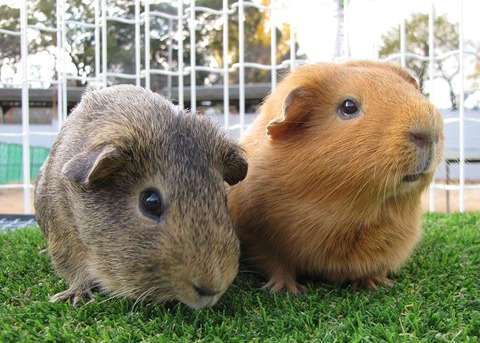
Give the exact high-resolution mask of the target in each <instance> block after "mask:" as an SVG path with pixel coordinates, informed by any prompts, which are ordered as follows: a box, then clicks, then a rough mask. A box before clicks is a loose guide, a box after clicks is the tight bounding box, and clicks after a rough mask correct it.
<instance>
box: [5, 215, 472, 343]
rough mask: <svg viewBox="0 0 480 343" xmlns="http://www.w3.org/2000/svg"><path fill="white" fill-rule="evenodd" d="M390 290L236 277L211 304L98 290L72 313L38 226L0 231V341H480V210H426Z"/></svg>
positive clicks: (247, 276)
mask: <svg viewBox="0 0 480 343" xmlns="http://www.w3.org/2000/svg"><path fill="white" fill-rule="evenodd" d="M423 220H424V234H423V239H422V242H421V243H420V245H419V246H418V249H417V250H416V252H415V254H414V256H413V257H412V259H411V260H410V261H409V263H407V265H406V266H405V267H404V268H403V269H401V270H400V272H398V273H397V274H396V275H392V277H393V279H394V280H395V284H394V286H393V287H390V288H382V289H380V290H378V291H360V292H354V291H352V289H351V288H350V287H346V288H342V287H338V286H332V285H325V284H321V283H310V284H308V293H306V294H302V295H299V296H297V297H294V296H291V295H289V294H287V293H281V294H279V295H276V296H275V295H272V294H269V293H268V292H267V291H265V290H264V289H261V288H260V287H261V285H262V283H263V280H262V279H260V278H258V277H256V276H255V275H253V274H247V273H243V272H241V273H240V275H239V277H238V278H237V279H236V281H235V282H234V284H233V285H232V286H231V287H230V289H229V291H228V292H227V293H226V294H225V295H224V297H223V298H222V299H221V300H220V302H219V303H218V304H217V305H215V306H214V307H213V308H209V309H204V310H200V311H193V310H190V309H189V308H187V307H185V306H184V305H179V304H167V305H161V304H156V305H151V304H135V303H134V302H133V301H130V300H125V299H111V298H109V297H108V296H107V295H104V294H97V296H96V300H95V301H94V302H92V303H89V304H87V305H85V306H82V307H77V308H74V307H72V306H71V305H69V304H68V303H54V304H52V303H49V301H48V299H49V297H50V296H52V295H53V294H55V293H57V292H59V291H62V290H64V289H65V287H66V284H65V281H64V280H62V279H61V278H59V277H58V276H56V275H55V273H54V271H53V269H52V267H51V265H50V259H49V256H48V255H47V254H39V252H40V251H41V250H43V249H45V248H46V242H45V240H44V238H43V236H42V235H41V233H40V230H39V229H38V228H28V229H20V230H16V231H10V232H7V233H4V234H0V259H1V260H0V287H1V292H0V342H30V341H32V342H175V341H177V342H191V341H198V342H479V341H480V213H479V212H477V213H466V214H459V213H454V214H426V215H425V216H424V218H423Z"/></svg>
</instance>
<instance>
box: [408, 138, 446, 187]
mask: <svg viewBox="0 0 480 343" xmlns="http://www.w3.org/2000/svg"><path fill="white" fill-rule="evenodd" d="M408 140H409V143H410V144H411V145H413V148H414V155H415V158H414V162H413V165H412V168H411V170H410V173H409V174H408V175H407V176H405V177H404V179H403V180H404V181H406V182H412V181H416V180H418V179H419V178H420V176H421V175H422V174H423V173H425V172H427V171H428V170H429V169H430V167H431V166H432V164H433V162H434V158H435V150H436V148H437V145H438V141H439V135H438V134H436V133H434V132H433V131H427V130H424V131H412V132H410V133H409V134H408Z"/></svg>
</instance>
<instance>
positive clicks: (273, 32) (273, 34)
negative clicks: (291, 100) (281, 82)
mask: <svg viewBox="0 0 480 343" xmlns="http://www.w3.org/2000/svg"><path fill="white" fill-rule="evenodd" d="M271 3H272V2H270V9H269V11H270V54H271V56H270V61H271V67H272V70H271V82H272V85H271V88H272V89H274V88H275V87H276V86H277V27H276V25H275V21H274V20H273V19H274V16H275V11H274V10H273V8H272V6H271Z"/></svg>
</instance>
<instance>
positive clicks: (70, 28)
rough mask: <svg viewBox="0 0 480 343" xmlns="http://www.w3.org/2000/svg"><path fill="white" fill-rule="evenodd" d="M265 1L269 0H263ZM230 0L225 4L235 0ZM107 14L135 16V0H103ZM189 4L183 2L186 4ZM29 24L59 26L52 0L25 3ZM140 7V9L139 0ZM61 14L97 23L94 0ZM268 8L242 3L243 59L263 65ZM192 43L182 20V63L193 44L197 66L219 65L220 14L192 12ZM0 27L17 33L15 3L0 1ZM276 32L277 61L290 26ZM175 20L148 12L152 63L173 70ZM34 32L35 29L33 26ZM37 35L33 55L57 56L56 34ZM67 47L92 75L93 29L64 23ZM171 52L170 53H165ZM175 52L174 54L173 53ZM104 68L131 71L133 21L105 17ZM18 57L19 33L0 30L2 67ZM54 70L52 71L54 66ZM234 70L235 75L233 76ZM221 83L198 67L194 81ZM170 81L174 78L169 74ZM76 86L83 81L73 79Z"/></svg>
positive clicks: (158, 80) (69, 3)
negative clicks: (193, 39)
mask: <svg viewBox="0 0 480 343" xmlns="http://www.w3.org/2000/svg"><path fill="white" fill-rule="evenodd" d="M262 1H263V2H262V3H263V4H264V5H267V4H269V3H270V0H262ZM234 2H235V1H234V0H229V5H230V7H231V5H232V4H233V3H234ZM107 5H108V9H107V16H109V17H119V18H124V19H134V17H135V5H134V3H133V2H132V1H129V0H116V1H107ZM196 5H197V6H205V7H209V8H213V9H221V8H222V0H197V2H196ZM176 6H177V4H176V3H174V2H168V1H158V2H156V1H152V2H151V4H150V10H151V11H152V12H153V11H156V12H163V13H167V14H171V15H176V14H177V10H178V9H177V7H176ZM187 7H188V5H185V8H187ZM27 11H28V24H29V25H37V24H38V25H40V26H46V27H56V26H57V22H56V21H57V12H56V11H57V9H56V0H31V1H29V2H28V6H27ZM140 11H141V12H143V11H144V7H143V4H142V8H141V9H140ZM65 13H66V18H65V19H66V20H67V21H79V22H86V23H91V24H93V23H94V22H95V7H94V0H66V1H65ZM269 15H270V13H269V11H262V10H259V9H258V8H256V7H252V6H246V7H245V21H244V24H245V61H248V62H256V63H261V64H267V65H269V64H270V28H269V27H270V17H269ZM195 18H196V23H195V25H196V27H195V30H196V35H195V46H194V47H191V46H190V32H189V19H186V20H184V27H183V35H182V39H183V46H184V56H183V60H184V62H185V65H187V66H188V65H189V64H190V51H191V49H196V65H212V64H213V65H215V64H217V65H222V64H223V60H222V58H223V56H222V53H223V40H222V35H223V33H222V29H223V26H222V24H223V23H222V17H221V15H211V14H209V13H207V12H204V11H196V13H195ZM238 20H239V19H238V9H237V10H236V11H234V13H233V14H230V17H229V54H230V58H231V60H230V61H229V62H230V64H232V63H236V62H238V53H239V51H238ZM0 28H2V29H6V30H12V31H16V32H20V13H19V9H18V8H11V7H8V6H6V5H2V6H0ZM275 30H276V34H277V56H276V58H277V61H282V60H283V59H286V58H288V55H289V53H290V48H289V38H290V37H289V27H288V26H287V25H284V26H283V27H282V28H280V29H279V28H276V29H275ZM177 31H178V21H177V20H170V19H167V18H163V17H161V16H151V19H150V37H151V40H150V52H151V59H150V68H151V69H163V70H175V69H176V68H177V66H178V47H179V42H178V40H177V39H176V38H177V36H178V35H177V34H176V33H177ZM32 32H33V31H32ZM40 33H41V34H31V35H29V38H30V40H29V47H28V49H29V53H30V54H34V53H38V52H40V51H43V50H47V51H49V52H50V53H51V54H52V55H53V56H55V57H56V58H58V56H56V50H55V46H56V44H57V42H56V38H57V36H56V33H55V32H49V31H41V32H40ZM65 34H66V46H65V50H66V52H67V53H68V55H69V57H70V59H71V61H72V62H73V64H74V65H75V66H76V68H77V75H76V76H93V75H94V73H95V46H96V44H101V43H102V42H101V41H100V42H96V41H95V32H94V29H93V28H88V27H87V28H86V27H81V26H78V25H74V24H67V29H66V33H65ZM140 44H141V46H142V53H141V56H142V57H141V59H142V61H141V65H142V68H143V67H144V57H143V56H144V49H145V46H144V44H145V30H144V25H142V28H141V42H140ZM169 51H170V52H171V53H170V54H169ZM172 52H173V53H172ZM107 56H108V58H107V61H108V64H107V69H108V70H109V71H113V72H121V73H127V74H131V73H134V72H135V27H134V25H131V24H128V23H123V22H118V21H113V20H108V21H107ZM19 61H20V37H19V36H11V35H6V34H4V33H0V66H1V64H2V63H6V62H8V63H9V65H10V66H12V67H14V66H15V64H16V63H18V62H19ZM52 72H54V71H52ZM232 75H233V77H232V80H231V81H232V82H238V75H236V74H235V73H232ZM235 75H236V76H235ZM166 78H167V77H166V76H164V75H159V76H157V75H156V76H155V77H152V79H151V80H152V81H151V87H152V89H154V90H160V89H161V88H163V87H165V85H166ZM206 80H208V82H210V83H217V82H222V78H221V77H219V75H218V74H215V75H210V74H209V73H208V72H204V71H197V84H204V83H205V82H206ZM269 80H270V71H267V70H258V69H251V68H247V69H246V81H247V82H252V83H253V82H266V81H269ZM172 81H173V86H175V85H176V84H177V82H178V78H176V77H174V78H173V79H172ZM109 82H111V83H118V82H132V81H129V80H124V79H122V80H118V79H109ZM189 82H190V78H189V77H185V79H184V84H185V85H189ZM73 83H74V84H76V85H78V86H80V84H81V81H73Z"/></svg>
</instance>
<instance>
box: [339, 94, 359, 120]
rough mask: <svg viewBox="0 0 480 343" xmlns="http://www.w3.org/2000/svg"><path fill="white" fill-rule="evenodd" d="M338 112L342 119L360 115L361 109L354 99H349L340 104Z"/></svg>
mask: <svg viewBox="0 0 480 343" xmlns="http://www.w3.org/2000/svg"><path fill="white" fill-rule="evenodd" d="M338 114H339V117H340V118H341V119H344V120H348V119H352V118H355V117H358V115H360V110H359V109H358V106H357V104H356V102H355V101H354V100H351V99H347V100H344V101H343V102H342V104H341V105H340V107H339V109H338Z"/></svg>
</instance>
